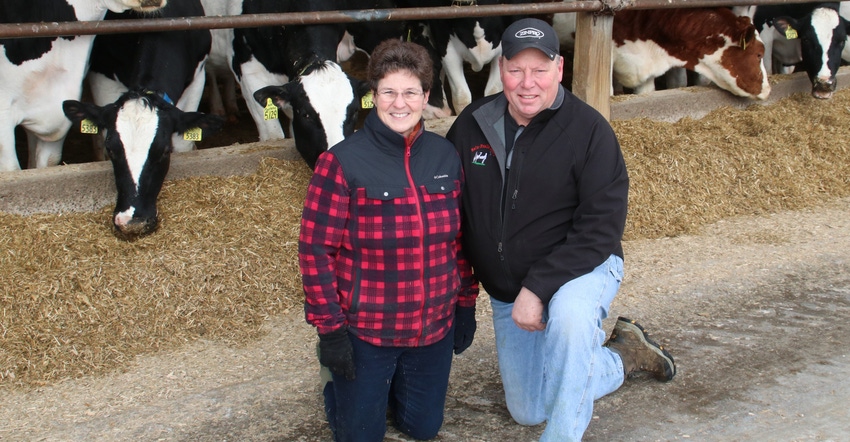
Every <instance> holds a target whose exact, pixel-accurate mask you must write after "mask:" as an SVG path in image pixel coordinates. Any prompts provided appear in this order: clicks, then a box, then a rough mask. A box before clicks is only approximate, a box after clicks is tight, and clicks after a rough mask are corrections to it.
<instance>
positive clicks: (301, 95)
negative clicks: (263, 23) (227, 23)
mask: <svg viewBox="0 0 850 442" xmlns="http://www.w3.org/2000/svg"><path fill="white" fill-rule="evenodd" d="M230 2H231V3H230V5H229V9H228V14H230V15H238V14H263V13H283V12H315V11H327V10H336V9H338V7H339V4H338V2H333V1H329V0H322V1H309V2H307V1H298V0H286V1H282V0H230ZM233 32H234V38H233V55H232V61H231V67H232V69H233V73H234V74H235V76H236V78H237V80H238V82H239V84H240V85H241V88H242V93H243V95H244V96H245V99H246V103H247V106H248V110H249V111H250V112H251V116H252V117H253V119H254V122H255V123H256V124H257V128H258V131H259V135H260V140H272V139H282V138H283V137H284V132H283V128H282V126H281V125H280V122H279V121H278V120H277V119H271V120H267V119H266V109H267V108H268V102H269V100H271V102H272V103H273V104H274V105H276V106H277V107H278V108H281V109H283V110H284V112H286V113H287V116H289V117H290V125H291V128H292V136H293V138H294V139H295V148H296V150H298V152H299V153H300V154H301V156H302V157H303V158H304V160H305V161H306V162H307V164H308V165H309V166H310V167H311V168H312V167H314V166H315V163H316V159H318V157H319V154H321V153H322V152H324V151H325V150H327V149H329V148H330V147H332V146H333V145H335V144H336V143H338V142H340V141H342V140H343V138H345V137H346V136H347V135H350V134H351V133H353V132H354V126H355V124H356V123H357V115H358V113H359V111H360V109H361V97H362V96H363V95H364V94H365V93H366V92H367V89H368V85H366V84H365V83H363V82H361V81H359V80H356V79H353V78H351V77H349V76H348V75H347V74H346V73H345V72H344V71H343V70H342V67H340V65H339V64H337V62H336V59H337V49H338V46H339V43H340V41H341V40H342V37H343V34H344V32H345V27H344V26H343V25H342V24H316V25H309V26H291V25H287V26H268V27H262V28H237V29H234V30H233ZM251 98H253V100H251Z"/></svg>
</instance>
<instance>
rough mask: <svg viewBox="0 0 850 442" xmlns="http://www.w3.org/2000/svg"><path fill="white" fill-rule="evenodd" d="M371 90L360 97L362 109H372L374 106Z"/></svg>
mask: <svg viewBox="0 0 850 442" xmlns="http://www.w3.org/2000/svg"><path fill="white" fill-rule="evenodd" d="M372 98H373V97H372V91H369V92H367V93H366V95H364V96H363V97H361V98H360V107H361V108H363V109H372V108H373V107H375V102H374V101H372Z"/></svg>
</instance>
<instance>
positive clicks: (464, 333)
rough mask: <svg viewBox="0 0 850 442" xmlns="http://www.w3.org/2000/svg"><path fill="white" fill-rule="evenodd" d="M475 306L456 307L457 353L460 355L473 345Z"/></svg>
mask: <svg viewBox="0 0 850 442" xmlns="http://www.w3.org/2000/svg"><path fill="white" fill-rule="evenodd" d="M475 327H476V322H475V307H461V306H459V305H458V306H457V307H455V354H456V355H459V354H461V353H463V351H464V350H466V349H467V348H469V346H470V345H472V339H473V338H474V337H475Z"/></svg>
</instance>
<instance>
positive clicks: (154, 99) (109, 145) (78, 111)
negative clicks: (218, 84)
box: [62, 90, 223, 240]
mask: <svg viewBox="0 0 850 442" xmlns="http://www.w3.org/2000/svg"><path fill="white" fill-rule="evenodd" d="M62 108H63V110H64V113H65V115H66V116H67V118H68V119H69V120H71V121H72V122H74V123H75V124H81V123H82V122H83V120H86V123H87V124H89V125H91V126H96V127H97V128H98V130H99V131H102V132H104V133H105V138H104V142H105V143H104V144H105V147H106V152H107V155H108V156H109V159H110V161H111V162H112V168H113V172H114V175H115V188H116V190H117V200H116V203H115V209H114V210H113V218H112V223H113V226H114V232H115V234H116V236H118V237H119V238H122V239H128V240H131V239H134V238H137V237H139V236H141V235H146V234H148V233H151V232H153V231H154V230H156V228H157V226H158V224H159V222H158V218H157V204H156V203H157V197H158V196H159V192H160V190H161V189H162V184H163V182H164V181H165V176H166V174H167V173H168V167H169V164H170V161H171V152H172V151H173V150H174V147H173V144H172V136H173V135H174V134H185V133H187V132H189V133H190V134H191V133H197V130H200V133H201V136H209V135H212V134H214V133H215V132H217V131H218V130H219V129H220V128H221V125H222V124H223V119H222V117H219V116H217V115H206V114H203V113H200V112H184V111H182V110H180V109H179V108H177V107H176V106H174V105H173V104H171V103H169V102H168V101H166V100H164V99H163V98H162V97H160V96H159V95H157V94H155V93H147V92H145V91H139V90H131V91H129V92H126V93H124V95H122V96H121V97H120V98H119V99H118V100H116V101H115V102H114V103H110V104H107V105H105V106H98V105H96V104H91V103H82V102H80V101H76V100H68V101H65V102H64V103H63V105H62Z"/></svg>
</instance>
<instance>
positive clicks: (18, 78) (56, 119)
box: [0, 0, 167, 171]
mask: <svg viewBox="0 0 850 442" xmlns="http://www.w3.org/2000/svg"><path fill="white" fill-rule="evenodd" d="M166 1H167V0H26V1H2V2H0V23H34V22H65V21H94V20H101V19H103V17H104V15H105V14H106V12H107V10H110V11H115V12H122V11H126V10H128V9H133V10H137V11H141V12H150V11H154V10H157V9H159V8H161V7H163V6H165V5H166ZM93 40H94V36H93V35H82V36H71V37H41V38H20V39H0V52H2V54H0V171H10V170H19V169H20V168H21V165H20V163H19V162H18V157H17V153H16V151H15V127H16V126H18V125H21V126H23V128H24V129H25V130H26V132H27V138H28V145H29V160H28V161H29V167H47V166H55V165H57V164H59V162H60V161H61V159H62V144H63V143H64V141H65V136H66V135H67V133H68V129H69V128H70V127H71V123H70V122H69V121H68V119H67V118H65V115H64V114H63V113H62V101H63V100H67V99H79V98H80V96H81V95H82V87H83V77H84V76H85V73H86V69H87V68H88V61H89V54H90V53H91V48H92V42H93Z"/></svg>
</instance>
